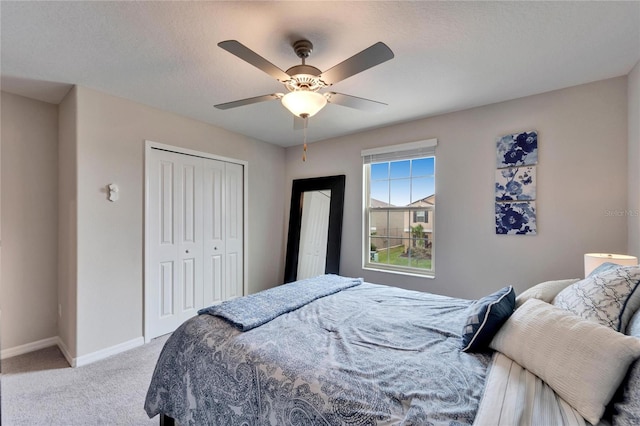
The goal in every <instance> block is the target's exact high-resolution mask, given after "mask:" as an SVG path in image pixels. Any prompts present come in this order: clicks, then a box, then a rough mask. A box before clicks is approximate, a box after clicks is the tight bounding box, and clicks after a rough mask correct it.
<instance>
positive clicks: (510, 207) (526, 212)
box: [496, 201, 537, 235]
mask: <svg viewBox="0 0 640 426" xmlns="http://www.w3.org/2000/svg"><path fill="white" fill-rule="evenodd" d="M536 233H537V227H536V202H535V201H521V202H517V203H496V234H503V235H536Z"/></svg>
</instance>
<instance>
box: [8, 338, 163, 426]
mask: <svg viewBox="0 0 640 426" xmlns="http://www.w3.org/2000/svg"><path fill="white" fill-rule="evenodd" d="M167 338H168V335H167V336H163V337H159V338H157V339H154V340H152V341H151V342H150V343H148V344H146V345H143V346H140V347H138V348H135V349H131V350H129V351H127V352H123V353H121V354H118V355H114V356H112V357H109V358H107V359H104V360H101V361H97V362H94V363H92V364H89V365H86V366H83V367H77V368H71V367H69V364H67V362H66V360H65V359H64V357H63V355H62V353H61V352H60V350H59V349H58V348H57V347H51V348H46V349H42V350H39V351H36V352H32V353H29V354H25V355H20V356H17V357H14V358H9V359H5V360H2V383H1V386H2V424H4V425H8V426H13V425H16V426H22V425H25V426H26V425H28V426H40V425H70V426H71V425H74V426H75V425H78V426H89V425H158V424H159V420H158V417H157V416H156V417H155V418H153V419H149V418H148V417H147V414H146V413H145V411H144V398H145V396H146V394H147V388H148V386H149V382H150V381H151V375H152V374H153V369H154V367H155V364H156V361H157V359H158V356H159V355H160V351H161V350H162V347H163V346H164V343H165V341H166V340H167Z"/></svg>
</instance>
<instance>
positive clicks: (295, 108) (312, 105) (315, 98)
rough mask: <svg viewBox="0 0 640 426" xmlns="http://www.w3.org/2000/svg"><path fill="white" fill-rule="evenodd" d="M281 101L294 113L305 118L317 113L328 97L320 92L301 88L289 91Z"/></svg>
mask: <svg viewBox="0 0 640 426" xmlns="http://www.w3.org/2000/svg"><path fill="white" fill-rule="evenodd" d="M281 102H282V105H284V107H285V108H287V109H288V110H289V111H291V113H292V114H293V115H295V116H298V117H301V118H304V116H306V117H313V116H314V115H316V114H317V113H318V111H320V110H321V109H322V108H324V106H325V105H326V104H327V98H326V97H325V96H324V95H322V94H320V93H318V92H310V91H308V90H299V91H295V92H289V93H287V94H286V95H284V96H283V97H282V99H281Z"/></svg>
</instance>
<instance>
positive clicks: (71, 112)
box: [58, 86, 78, 358]
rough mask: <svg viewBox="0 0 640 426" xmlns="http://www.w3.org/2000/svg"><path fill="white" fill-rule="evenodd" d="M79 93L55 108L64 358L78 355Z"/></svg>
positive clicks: (74, 90)
mask: <svg viewBox="0 0 640 426" xmlns="http://www.w3.org/2000/svg"><path fill="white" fill-rule="evenodd" d="M77 127H78V90H77V87H76V86H74V87H73V88H72V89H71V90H70V91H69V93H67V95H66V96H65V98H64V99H63V100H62V102H61V103H60V105H59V107H58V309H59V311H58V336H59V339H60V342H61V346H62V347H64V348H65V356H66V357H67V358H74V357H75V356H76V355H77V269H78V268H77V185H78V179H77V140H78V128H77Z"/></svg>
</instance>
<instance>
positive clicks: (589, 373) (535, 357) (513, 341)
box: [489, 299, 640, 424]
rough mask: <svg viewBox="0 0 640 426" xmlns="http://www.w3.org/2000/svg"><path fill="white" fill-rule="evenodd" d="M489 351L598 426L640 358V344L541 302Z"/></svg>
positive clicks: (513, 320) (529, 305)
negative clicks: (511, 362) (548, 388)
mask: <svg viewBox="0 0 640 426" xmlns="http://www.w3.org/2000/svg"><path fill="white" fill-rule="evenodd" d="M489 347H490V348H492V349H495V350H497V351H499V352H502V353H503V354H505V355H506V356H508V357H509V358H511V359H513V360H514V361H516V362H517V363H518V364H520V365H521V366H523V367H524V368H526V369H527V370H529V371H531V372H532V373H533V374H535V375H536V376H538V377H540V378H541V379H542V380H544V381H545V382H546V383H547V384H548V385H549V386H551V388H552V389H553V390H554V391H555V392H556V393H557V394H558V396H560V397H561V398H562V399H564V400H565V401H566V402H567V403H568V404H569V405H571V406H572V407H573V408H575V409H576V410H577V411H578V412H579V413H580V414H581V415H582V416H583V417H584V418H585V419H587V420H588V421H589V422H591V423H592V424H597V423H598V421H599V420H600V418H601V417H602V414H603V413H604V410H605V406H606V405H607V403H608V402H609V400H611V398H612V397H613V395H614V393H615V391H616V389H617V388H618V385H620V382H621V381H622V379H623V378H624V376H625V374H626V372H627V369H628V368H629V365H630V364H631V363H632V362H633V361H634V360H635V359H636V358H638V357H639V356H640V339H638V338H636V337H631V336H625V335H624V334H622V333H618V332H616V331H614V330H612V329H611V328H609V327H605V326H603V325H600V324H598V323H595V322H593V321H585V320H583V319H581V318H580V317H578V316H576V315H573V314H572V313H570V312H567V311H564V310H562V309H560V308H558V307H555V306H553V305H550V304H548V303H545V302H543V301H541V300H536V299H530V300H527V301H526V302H525V303H524V304H523V305H522V306H521V307H520V308H519V309H516V311H515V312H514V313H513V315H511V317H510V318H509V319H508V320H507V322H505V323H504V325H503V326H502V328H501V329H500V331H498V333H497V334H496V336H495V337H494V338H493V340H492V341H491V344H490V345H489Z"/></svg>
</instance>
